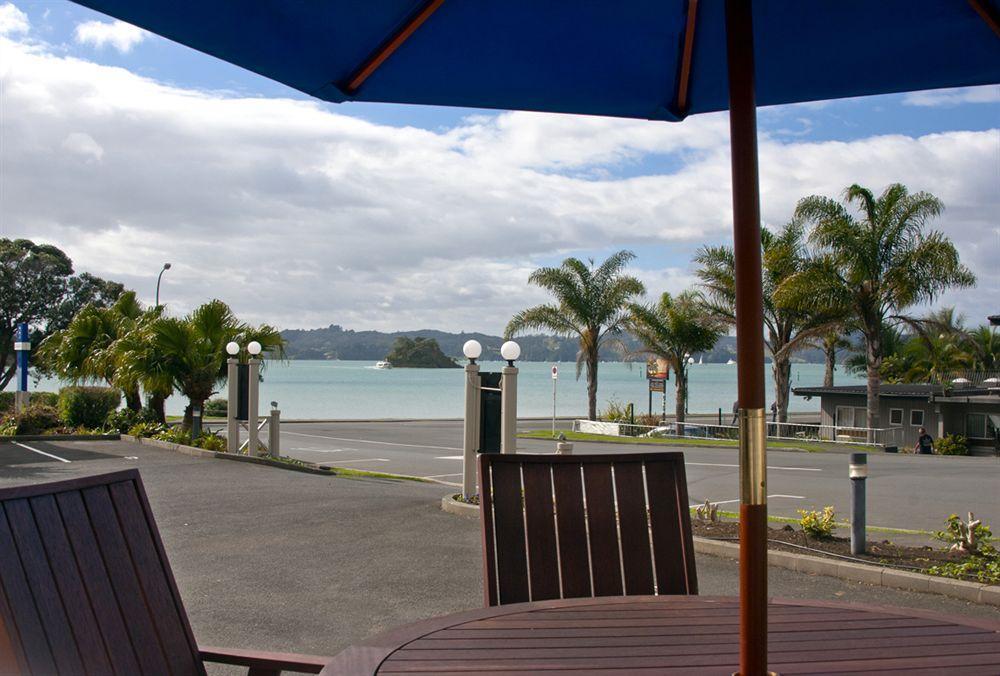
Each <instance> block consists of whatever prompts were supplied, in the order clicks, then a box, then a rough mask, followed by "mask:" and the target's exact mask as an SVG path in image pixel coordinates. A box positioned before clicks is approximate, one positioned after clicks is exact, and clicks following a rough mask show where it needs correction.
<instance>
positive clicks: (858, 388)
mask: <svg viewBox="0 0 1000 676" xmlns="http://www.w3.org/2000/svg"><path fill="white" fill-rule="evenodd" d="M950 390H951V392H950V394H951V395H952V396H956V395H958V394H959V393H961V396H962V397H966V396H981V395H988V394H990V392H989V390H988V389H986V388H985V387H962V388H950ZM792 392H794V393H795V394H797V395H798V396H800V397H822V396H823V395H834V394H836V395H842V396H843V395H847V396H856V397H865V396H867V394H868V390H867V388H866V386H864V385H834V386H833V387H793V388H792ZM944 395H945V388H944V386H943V385H936V384H931V383H906V384H883V385H882V386H881V387H879V396H880V397H894V398H898V399H930V398H931V397H932V396H933V397H935V398H937V397H942V396H944Z"/></svg>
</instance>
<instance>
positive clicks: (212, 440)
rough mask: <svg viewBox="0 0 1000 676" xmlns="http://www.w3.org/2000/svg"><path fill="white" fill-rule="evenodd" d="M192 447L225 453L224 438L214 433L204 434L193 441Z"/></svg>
mask: <svg viewBox="0 0 1000 676" xmlns="http://www.w3.org/2000/svg"><path fill="white" fill-rule="evenodd" d="M194 445H195V446H197V447H198V448H204V449H205V450H206V451H215V452H225V450H226V438H225V437H222V436H219V435H218V434H216V433H215V432H205V433H204V434H202V435H201V436H200V437H198V438H197V439H195V441H194Z"/></svg>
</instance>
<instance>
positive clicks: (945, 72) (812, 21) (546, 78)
mask: <svg viewBox="0 0 1000 676" xmlns="http://www.w3.org/2000/svg"><path fill="white" fill-rule="evenodd" d="M77 2H79V3H80V4H83V5H86V6H88V7H92V8H93V9H96V10H98V11H101V12H104V13H106V14H109V15H111V16H114V17H117V18H119V19H122V20H124V21H128V22H130V23H133V24H136V25H138V26H141V27H143V28H146V29H148V30H151V31H153V32H155V33H158V34H160V35H162V36H165V37H167V38H170V39H172V40H176V41H177V42H180V43H182V44H185V45H188V46H190V47H193V48H195V49H198V50H201V51H203V52H205V53H208V54H211V55H213V56H216V57H219V58H221V59H224V60H226V61H229V62H231V63H234V64H236V65H239V66H242V67H243V68H247V69H249V70H252V71H254V72H257V73H259V74H261V75H264V76H266V77H269V78H272V79H274V80H277V81H279V82H283V83H285V84H287V85H289V86H291V87H294V88H295V89H298V90H300V91H303V92H305V93H307V94H310V95H312V96H315V97H317V98H320V99H323V100H326V101H334V102H347V101H380V102H392V103H411V104H432V105H445V106H464V107H480V108H499V109H523V110H537V111H551V112H563V113H578V114H588V115H612V116H619V117H630V118H641V119H652V120H669V121H679V120H682V119H684V118H685V117H686V116H687V115H691V114H696V113H705V112H711V111H719V110H726V109H729V110H730V127H731V143H732V164H733V215H734V219H733V220H734V249H735V253H736V277H737V299H736V305H737V307H736V311H737V349H738V352H739V367H738V368H739V376H738V377H739V383H738V389H739V402H740V408H741V415H740V427H741V430H740V465H741V467H740V498H741V505H740V512H741V520H740V529H741V538H740V547H741V558H740V595H741V620H740V622H741V625H740V631H741V641H740V643H741V645H740V669H741V673H742V674H744V675H745V676H749V675H751V674H763V673H765V672H766V659H767V658H766V656H767V634H766V599H767V586H766V581H767V580H766V549H765V546H766V543H765V533H766V530H765V529H766V514H767V507H766V490H765V478H766V468H765V463H764V443H765V416H764V365H763V353H764V346H763V329H762V325H763V322H762V316H761V276H760V275H761V271H760V216H759V196H758V180H757V148H756V106H758V105H774V104H782V103H794V102H800V101H817V100H825V99H835V98H843V97H851V96H865V95H872V94H884V93H889V92H902V91H912V90H919V89H933V88H941V87H957V86H966V85H983V84H996V83H1000V2H998V0H754V1H753V2H751V0H700V1H699V0H619V1H618V2H608V1H605V0H503V1H501V0H419V1H418V0H374V1H372V0H368V1H365V0H327V1H323V2H320V1H310V0H302V1H292V0H252V1H247V0H209V1H205V0H197V1H196V0H77Z"/></svg>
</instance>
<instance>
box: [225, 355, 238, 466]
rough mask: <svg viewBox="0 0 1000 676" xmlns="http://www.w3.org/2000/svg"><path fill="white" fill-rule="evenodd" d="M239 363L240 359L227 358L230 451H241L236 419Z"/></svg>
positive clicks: (227, 433)
mask: <svg viewBox="0 0 1000 676" xmlns="http://www.w3.org/2000/svg"><path fill="white" fill-rule="evenodd" d="M239 364H240V360H239V359H236V358H235V357H230V358H229V359H227V360H226V378H227V380H228V384H229V387H228V395H227V396H228V397H229V398H228V400H227V401H226V449H227V450H228V451H229V452H230V453H239V451H240V421H239V420H237V419H236V399H237V398H238V397H239V394H238V392H239V389H238V388H239V382H238V380H239Z"/></svg>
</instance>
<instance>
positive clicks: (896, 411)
mask: <svg viewBox="0 0 1000 676" xmlns="http://www.w3.org/2000/svg"><path fill="white" fill-rule="evenodd" d="M889 424H890V425H895V426H897V427H899V426H900V425H902V424H903V409H901V408H890V409H889Z"/></svg>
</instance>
